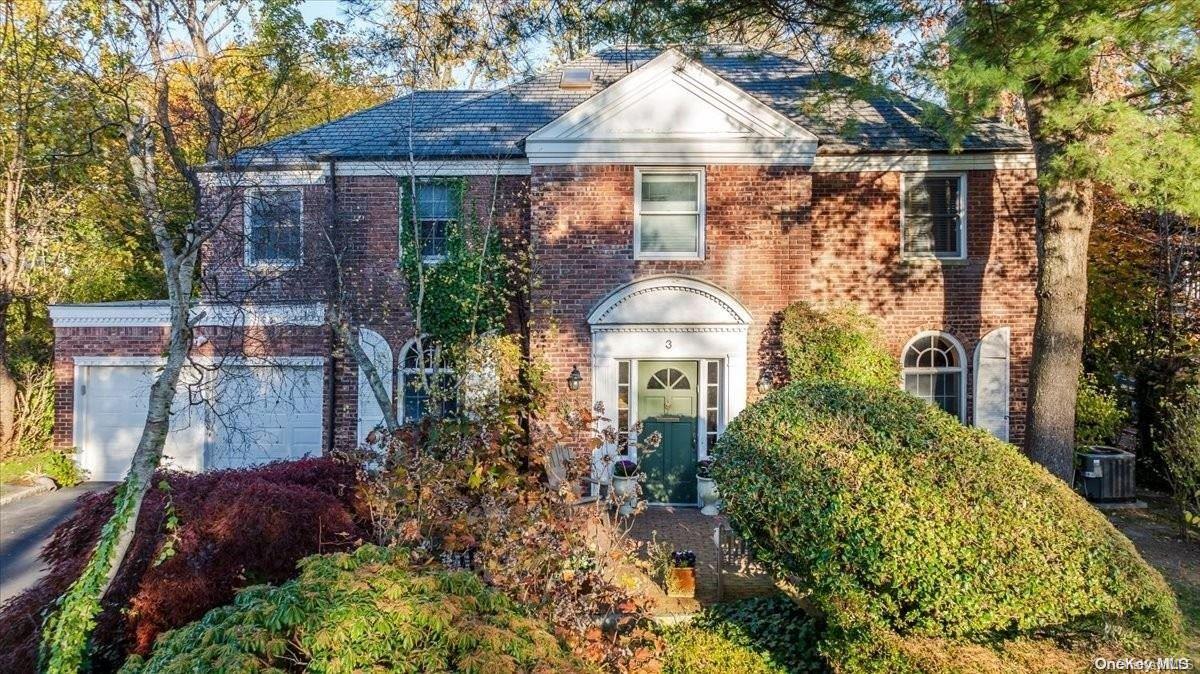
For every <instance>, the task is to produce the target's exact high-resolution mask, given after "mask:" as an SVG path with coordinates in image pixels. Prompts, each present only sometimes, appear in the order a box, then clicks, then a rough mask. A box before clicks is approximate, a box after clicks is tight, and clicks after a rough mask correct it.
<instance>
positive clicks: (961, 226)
mask: <svg viewBox="0 0 1200 674" xmlns="http://www.w3.org/2000/svg"><path fill="white" fill-rule="evenodd" d="M924 178H958V253H957V254H947V253H914V252H910V251H906V250H904V226H905V215H906V213H905V206H904V203H905V196H906V195H905V189H906V185H907V183H908V181H909V180H921V179H924ZM900 259H902V260H949V261H953V260H966V259H967V174H966V172H965V171H950V172H946V171H939V172H917V173H901V174H900Z"/></svg>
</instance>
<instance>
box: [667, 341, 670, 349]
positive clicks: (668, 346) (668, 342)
mask: <svg viewBox="0 0 1200 674" xmlns="http://www.w3.org/2000/svg"><path fill="white" fill-rule="evenodd" d="M667 348H668V349H669V348H671V340H669V339H668V340H667Z"/></svg>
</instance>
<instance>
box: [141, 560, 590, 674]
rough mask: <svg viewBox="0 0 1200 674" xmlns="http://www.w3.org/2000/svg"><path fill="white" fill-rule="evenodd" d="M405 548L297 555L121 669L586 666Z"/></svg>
mask: <svg viewBox="0 0 1200 674" xmlns="http://www.w3.org/2000/svg"><path fill="white" fill-rule="evenodd" d="M409 554H410V553H409V551H408V550H405V549H402V548H380V547H377V546H374V545H365V546H362V547H360V548H359V549H358V550H356V551H354V552H352V553H340V554H333V555H317V556H313V557H308V558H305V559H304V560H301V562H300V566H301V568H302V569H303V570H302V572H301V574H300V576H299V578H297V579H295V580H292V581H289V582H287V583H284V584H283V585H280V586H278V587H271V586H266V585H259V586H255V587H251V588H247V589H246V590H243V591H242V592H240V593H238V596H237V598H236V599H235V600H234V602H233V604H232V605H230V606H224V607H221V608H217V609H214V610H212V611H209V612H208V613H207V614H206V615H205V616H204V617H203V618H201V619H200V620H198V621H196V622H194V623H191V624H190V625H187V626H185V627H182V628H180V629H178V630H175V631H172V632H168V633H166V634H164V635H162V636H161V637H160V638H159V641H158V643H157V644H156V646H155V649H154V652H153V653H152V654H151V655H150V657H149V658H148V659H145V660H143V659H142V658H140V657H137V656H134V657H132V658H130V659H129V661H128V662H127V663H126V665H125V667H123V668H122V669H121V671H122V672H123V673H124V674H150V673H158V672H162V673H168V672H172V673H173V672H178V673H183V672H209V671H225V672H235V671H236V672H248V671H301V670H303V671H315V672H358V671H388V672H397V673H404V672H413V673H415V672H463V673H465V674H473V673H474V674H483V673H489V674H490V673H491V672H538V673H543V672H544V673H546V674H549V673H551V672H568V673H569V672H579V671H586V670H585V669H584V667H583V666H582V665H580V664H579V663H578V662H577V661H576V660H575V659H574V658H573V657H572V656H571V655H570V654H569V653H568V651H567V650H566V649H565V648H564V647H563V646H562V644H560V643H559V641H558V640H557V639H556V638H555V637H554V635H552V634H550V632H548V631H547V630H546V627H545V626H544V625H543V624H541V623H540V622H538V621H537V620H534V619H532V618H529V617H526V616H524V615H523V614H522V613H521V611H520V610H519V609H518V608H517V607H516V605H515V604H514V603H513V602H512V601H510V600H509V599H507V598H506V597H504V596H503V595H501V594H499V593H497V592H495V591H493V590H490V589H487V588H486V587H485V586H484V585H483V583H482V581H481V580H480V579H479V578H478V577H477V576H476V575H474V574H472V573H468V572H455V573H447V572H441V571H432V570H421V569H417V568H414V567H413V566H412V565H411V564H410V563H409V561H408V559H409Z"/></svg>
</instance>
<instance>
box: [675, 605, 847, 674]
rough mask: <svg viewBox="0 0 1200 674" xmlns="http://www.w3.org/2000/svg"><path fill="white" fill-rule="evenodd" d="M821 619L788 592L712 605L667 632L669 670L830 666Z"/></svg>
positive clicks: (697, 672)
mask: <svg viewBox="0 0 1200 674" xmlns="http://www.w3.org/2000/svg"><path fill="white" fill-rule="evenodd" d="M821 627H822V626H821V625H820V623H819V621H817V620H815V619H814V618H811V617H809V616H808V615H807V614H805V613H804V611H802V610H800V608H799V607H798V606H796V604H795V603H793V602H792V601H791V600H790V599H788V598H786V597H783V596H774V597H756V598H753V599H744V600H741V601H735V602H728V603H723V604H716V605H713V606H710V607H708V608H706V609H704V610H703V611H701V612H700V613H699V614H697V615H696V617H695V618H694V619H693V620H692V622H691V623H689V624H687V625H685V626H682V627H678V628H675V629H673V630H668V631H666V632H665V633H664V636H665V637H666V640H667V644H668V648H667V655H666V658H665V659H664V667H663V671H664V673H665V674H701V673H703V674H707V673H709V672H711V673H712V674H717V673H724V672H764V673H765V672H771V673H774V672H788V673H797V672H824V671H826V667H825V663H824V660H822V658H821V656H820V655H819V654H818V653H817V642H818V639H819V637H820V634H821Z"/></svg>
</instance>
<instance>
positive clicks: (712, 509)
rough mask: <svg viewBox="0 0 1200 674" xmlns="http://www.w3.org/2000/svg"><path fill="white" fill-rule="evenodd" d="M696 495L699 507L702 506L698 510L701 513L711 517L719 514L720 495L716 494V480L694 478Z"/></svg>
mask: <svg viewBox="0 0 1200 674" xmlns="http://www.w3.org/2000/svg"><path fill="white" fill-rule="evenodd" d="M696 495H697V496H699V497H700V505H702V506H704V507H703V508H701V509H700V512H701V513H704V514H705V515H708V516H710V517H711V516H713V515H716V514H717V513H719V512H721V508H720V503H719V500H720V498H721V494H720V493H719V492H717V481H716V480H714V479H712V478H711V477H698V478H696Z"/></svg>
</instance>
